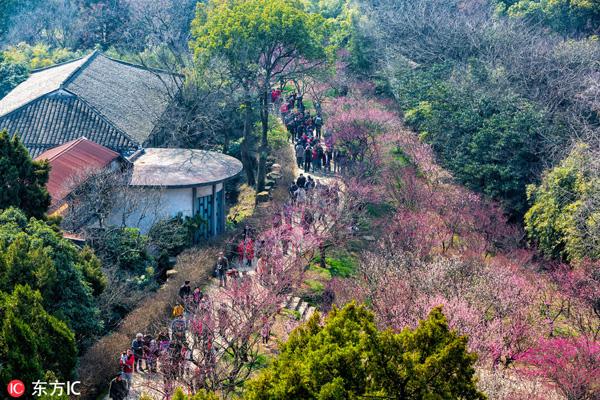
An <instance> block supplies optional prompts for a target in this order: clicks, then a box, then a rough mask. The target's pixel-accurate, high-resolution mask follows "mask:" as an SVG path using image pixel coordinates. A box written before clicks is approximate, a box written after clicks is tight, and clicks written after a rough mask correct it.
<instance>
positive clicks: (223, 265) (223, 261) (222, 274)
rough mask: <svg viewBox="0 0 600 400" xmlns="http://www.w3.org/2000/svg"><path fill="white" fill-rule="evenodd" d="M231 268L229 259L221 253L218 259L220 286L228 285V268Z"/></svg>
mask: <svg viewBox="0 0 600 400" xmlns="http://www.w3.org/2000/svg"><path fill="white" fill-rule="evenodd" d="M228 269H229V260H227V257H225V255H224V254H223V252H220V253H219V259H218V260H217V275H218V276H219V287H221V286H223V285H225V287H227V270H228Z"/></svg>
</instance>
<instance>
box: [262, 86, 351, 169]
mask: <svg viewBox="0 0 600 400" xmlns="http://www.w3.org/2000/svg"><path fill="white" fill-rule="evenodd" d="M274 93H277V95H273V96H272V97H271V99H272V100H273V101H274V102H277V101H279V102H281V103H282V105H281V107H280V113H281V118H282V120H283V123H284V124H285V127H286V129H287V131H288V133H289V136H290V140H291V141H292V143H295V152H296V162H297V163H298V168H304V172H306V173H308V172H310V171H311V168H312V171H313V172H318V171H323V172H325V173H331V172H332V169H331V167H332V164H333V172H341V171H342V168H343V167H344V166H345V164H346V162H345V160H346V155H345V154H344V152H343V151H340V150H338V149H336V148H335V146H333V145H331V144H330V145H327V144H326V143H327V141H326V140H324V139H326V138H325V137H322V136H327V135H322V132H323V115H322V108H321V104H320V103H319V102H317V103H315V110H316V114H315V115H311V113H310V111H308V110H306V107H305V105H304V102H303V96H301V95H297V94H296V91H295V90H294V91H292V93H291V94H290V95H289V96H288V98H287V99H286V100H285V101H283V99H282V98H281V91H279V90H277V91H276V92H274Z"/></svg>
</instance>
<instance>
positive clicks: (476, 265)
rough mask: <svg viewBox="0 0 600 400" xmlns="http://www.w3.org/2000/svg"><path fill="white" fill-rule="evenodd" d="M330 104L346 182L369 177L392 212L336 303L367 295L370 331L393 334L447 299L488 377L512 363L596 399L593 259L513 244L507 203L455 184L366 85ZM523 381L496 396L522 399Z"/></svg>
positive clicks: (599, 293) (598, 309) (521, 371)
mask: <svg viewBox="0 0 600 400" xmlns="http://www.w3.org/2000/svg"><path fill="white" fill-rule="evenodd" d="M361 90H362V92H361ZM331 106H332V107H331V110H328V112H329V113H330V114H329V115H330V116H329V121H328V122H330V123H331V126H332V137H331V138H330V139H329V140H330V141H331V144H332V145H335V146H337V147H338V148H339V149H340V150H342V151H345V152H348V155H347V157H348V160H349V167H350V168H348V169H346V171H345V176H344V179H345V180H346V181H347V182H351V183H352V184H358V185H361V184H362V183H366V184H367V185H366V186H367V187H368V188H369V189H368V190H369V191H371V193H378V194H379V195H378V196H377V197H376V198H373V201H374V202H379V203H382V204H384V205H385V206H386V207H387V209H388V210H389V212H388V213H386V214H385V215H384V216H382V217H380V218H379V219H377V218H376V219H375V220H374V221H373V225H376V226H377V227H378V241H377V245H376V246H373V247H371V248H370V249H369V250H370V251H368V252H363V253H362V254H361V256H360V259H359V260H358V270H357V274H356V276H354V277H351V278H344V279H336V280H334V282H333V289H334V291H335V299H336V302H337V303H338V304H339V305H340V306H343V305H344V304H348V303H350V302H352V301H354V300H358V301H359V302H363V303H365V304H369V307H370V308H371V309H372V310H373V311H374V312H375V322H376V324H377V326H378V328H379V329H387V328H391V329H392V330H394V331H396V332H400V331H402V329H404V328H405V327H411V328H413V329H414V328H415V327H416V326H418V323H419V320H421V319H424V318H426V316H427V313H428V312H429V311H430V310H431V309H432V308H434V307H436V306H438V305H443V306H444V311H445V313H446V315H447V318H448V325H449V327H450V328H451V329H456V330H457V331H458V333H459V334H463V335H468V336H469V343H468V348H469V350H470V351H474V352H477V353H478V354H479V357H480V359H479V365H480V367H483V368H486V369H488V370H491V371H492V372H490V374H495V372H493V371H494V370H497V371H505V372H503V373H502V375H504V374H505V373H506V371H509V368H510V372H509V374H511V375H515V374H516V375H517V376H519V377H521V378H526V379H529V380H531V381H535V382H542V383H544V384H547V385H549V387H550V389H551V392H550V393H553V395H554V394H558V393H560V394H563V395H564V396H566V397H567V398H568V399H591V398H596V397H594V396H597V390H598V387H600V378H599V377H598V375H597V371H598V364H597V346H598V339H599V333H600V318H599V317H600V284H599V282H600V279H598V277H599V276H600V272H599V271H600V267H599V266H598V265H596V264H595V263H593V262H580V263H578V264H577V265H570V266H564V265H547V264H545V261H543V259H542V258H540V257H538V256H537V255H536V254H535V252H533V251H526V250H523V249H521V248H519V244H520V242H521V240H522V238H523V236H524V235H523V233H522V232H521V230H520V229H518V227H514V226H511V225H510V224H509V223H508V218H507V214H506V213H505V212H504V210H503V209H502V208H501V207H500V206H499V205H498V204H496V203H494V202H491V201H489V200H486V199H485V198H483V197H482V196H480V195H477V194H475V193H473V192H471V191H470V190H467V189H465V188H463V187H460V186H459V185H457V184H455V183H454V180H453V178H452V176H451V175H450V174H449V173H448V172H447V171H444V170H443V169H441V168H439V167H438V166H437V165H436V163H435V157H434V156H433V153H432V151H431V149H430V148H429V146H427V145H426V144H424V143H422V142H420V141H419V140H418V139H417V137H416V136H415V135H414V134H412V133H410V132H408V131H406V130H404V129H403V128H402V124H401V122H400V121H401V119H400V116H399V115H398V113H396V112H395V111H394V110H393V108H392V107H391V106H390V105H389V104H387V103H386V102H384V101H379V100H376V99H374V98H373V97H372V96H370V95H365V94H364V88H362V89H361V88H354V89H353V91H352V94H351V95H348V96H346V97H344V98H340V99H335V100H333V101H332V104H331ZM540 260H541V261H540ZM595 352H596V353H595ZM514 367H518V368H514ZM502 379H506V378H502ZM506 382H507V381H505V384H506ZM532 385H533V386H535V384H532ZM519 390H520V389H516V388H515V389H514V390H512V389H511V390H508V391H506V393H505V394H503V395H502V396H504V397H503V398H506V399H508V398H525V397H523V396H524V394H523V393H522V392H519ZM509 392H510V393H509ZM507 393H508V394H507ZM530 394H531V396H533V397H531V396H530V397H529V398H535V396H536V395H534V394H533V392H532V393H530ZM507 396H508V397H507ZM511 396H512V397H511ZM515 396H516V397H515ZM519 396H521V397H519Z"/></svg>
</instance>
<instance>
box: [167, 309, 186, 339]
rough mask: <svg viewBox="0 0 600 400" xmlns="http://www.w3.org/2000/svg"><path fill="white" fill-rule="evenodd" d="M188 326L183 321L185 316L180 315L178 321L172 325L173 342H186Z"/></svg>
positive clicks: (174, 321)
mask: <svg viewBox="0 0 600 400" xmlns="http://www.w3.org/2000/svg"><path fill="white" fill-rule="evenodd" d="M186 328H187V327H186V324H185V321H184V320H183V315H181V314H179V315H178V316H177V319H175V320H173V322H172V323H171V333H172V334H173V340H174V341H179V342H183V341H184V340H185V331H186Z"/></svg>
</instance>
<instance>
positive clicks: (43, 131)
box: [0, 51, 183, 158]
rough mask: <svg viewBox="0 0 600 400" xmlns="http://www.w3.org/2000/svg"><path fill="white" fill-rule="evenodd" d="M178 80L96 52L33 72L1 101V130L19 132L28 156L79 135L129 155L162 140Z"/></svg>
mask: <svg viewBox="0 0 600 400" xmlns="http://www.w3.org/2000/svg"><path fill="white" fill-rule="evenodd" d="M182 81H183V78H182V77H181V76H179V75H174V74H170V73H167V72H164V71H158V70H152V69H149V68H144V67H141V66H139V65H134V64H130V63H126V62H122V61H118V60H113V59H111V58H109V57H106V56H104V55H102V54H100V53H98V52H97V51H94V52H93V53H91V54H90V55H88V56H87V57H84V58H81V59H78V60H73V61H69V62H66V63H63V64H59V65H55V66H52V67H48V68H44V69H40V70H36V71H33V73H32V74H31V76H30V77H29V78H28V79H27V80H26V81H25V82H23V83H21V84H20V85H19V86H17V87H16V88H15V89H14V90H12V91H11V92H10V93H9V94H7V95H6V96H5V97H4V98H2V99H1V100H0V130H2V129H7V130H8V132H9V133H10V134H11V136H12V135H14V134H15V133H17V132H18V134H19V137H20V138H21V141H22V142H23V144H24V145H25V147H26V148H27V150H28V151H29V154H30V155H31V157H32V158H35V157H37V156H38V155H39V154H41V153H42V152H44V151H46V150H48V149H50V148H52V147H55V146H59V145H62V144H64V143H67V142H70V141H72V140H76V139H79V138H80V137H86V138H88V139H89V140H90V141H92V142H95V143H97V144H99V145H102V146H104V147H107V148H109V149H111V150H113V151H116V152H118V153H121V154H124V155H129V154H131V153H133V152H134V151H136V150H138V149H139V148H141V147H143V146H160V145H162V144H163V141H164V138H163V137H162V135H161V133H160V132H159V131H160V129H159V128H158V125H159V121H160V120H161V117H162V116H163V115H164V114H165V112H166V111H167V109H168V107H169V105H170V103H171V99H172V98H173V97H174V95H175V94H176V93H177V92H178V90H179V87H180V84H181V82H182Z"/></svg>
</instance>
